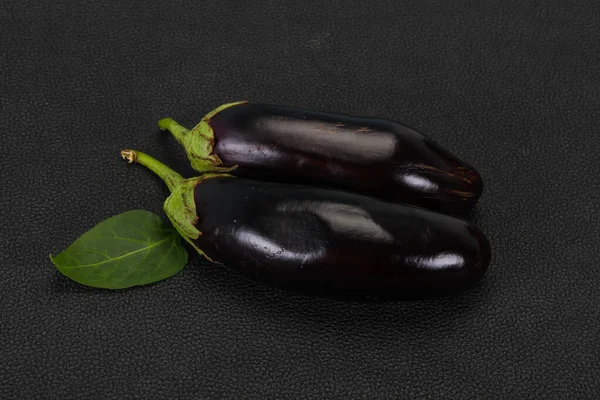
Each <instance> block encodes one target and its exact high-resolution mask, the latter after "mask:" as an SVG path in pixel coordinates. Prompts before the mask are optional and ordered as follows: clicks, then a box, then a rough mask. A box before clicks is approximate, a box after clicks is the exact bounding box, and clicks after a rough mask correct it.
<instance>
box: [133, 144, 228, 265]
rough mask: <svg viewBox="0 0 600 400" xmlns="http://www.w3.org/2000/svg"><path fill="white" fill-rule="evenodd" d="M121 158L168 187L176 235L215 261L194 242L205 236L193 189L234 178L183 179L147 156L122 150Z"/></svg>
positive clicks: (167, 209)
mask: <svg viewBox="0 0 600 400" xmlns="http://www.w3.org/2000/svg"><path fill="white" fill-rule="evenodd" d="M121 156H122V157H123V159H127V160H128V161H129V163H133V162H135V163H137V164H141V165H143V166H145V167H147V168H148V169H150V170H151V171H152V172H154V173H155V174H156V175H158V176H159V177H160V178H161V179H162V180H163V181H164V182H165V183H166V184H167V186H168V187H169V190H170V191H171V194H170V195H169V197H167V199H166V200H165V203H164V205H163V209H164V210H165V214H167V217H169V220H170V221H171V223H172V224H173V226H174V227H175V229H176V230H177V232H179V234H180V235H181V236H182V237H183V238H184V239H185V240H186V241H187V242H188V243H189V244H190V245H192V247H193V248H194V249H196V251H197V252H198V253H200V254H201V255H203V256H204V257H206V259H208V260H209V261H213V260H212V259H211V258H210V257H208V256H207V255H206V254H204V252H203V251H202V250H201V249H200V248H199V247H198V246H197V245H196V243H195V242H194V241H195V240H196V239H198V238H199V237H200V236H201V235H202V232H200V231H199V230H198V228H197V227H196V224H197V223H198V214H197V212H196V201H195V198H194V188H195V187H196V185H197V184H199V183H201V182H202V181H204V180H206V179H210V178H215V177H220V176H231V175H225V174H204V175H202V176H199V177H194V178H189V179H184V178H183V177H182V176H181V175H180V174H178V173H177V172H175V171H173V170H172V169H171V168H169V167H167V166H166V165H165V164H163V163H161V162H160V161H158V160H157V159H155V158H154V157H151V156H149V155H147V154H145V153H142V152H139V151H134V150H123V151H121ZM213 262H214V261H213Z"/></svg>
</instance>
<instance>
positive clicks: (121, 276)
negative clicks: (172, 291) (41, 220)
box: [50, 210, 188, 289]
mask: <svg viewBox="0 0 600 400" xmlns="http://www.w3.org/2000/svg"><path fill="white" fill-rule="evenodd" d="M187 258H188V253H187V251H186V249H185V248H184V247H183V245H182V243H181V236H180V235H179V234H178V233H177V231H176V230H175V229H174V228H173V227H172V226H171V225H166V224H164V223H163V222H162V220H161V219H160V217H159V216H158V215H156V214H153V213H151V212H148V211H144V210H133V211H128V212H125V213H123V214H119V215H115V216H114V217H111V218H108V219H106V220H104V221H102V222H100V223H99V224H98V225H96V226H95V227H94V228H92V229H91V230H89V231H88V232H86V233H84V234H83V235H82V236H81V237H79V239H77V240H76V241H75V242H74V243H73V244H72V245H71V246H69V247H68V248H67V249H66V250H65V251H63V252H62V253H60V254H58V255H57V256H56V257H52V255H50V259H51V260H52V262H53V263H54V265H56V267H57V268H58V270H59V271H60V272H61V273H62V274H63V275H65V276H67V277H69V278H71V279H73V280H74V281H76V282H79V283H81V284H83V285H86V286H93V287H98V288H104V289H123V288H127V287H131V286H136V285H145V284H148V283H152V282H157V281H160V280H163V279H166V278H169V277H171V276H173V275H175V274H176V273H178V272H179V271H181V270H182V269H183V267H184V266H185V264H186V263H187Z"/></svg>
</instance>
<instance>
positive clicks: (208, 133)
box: [159, 101, 483, 214]
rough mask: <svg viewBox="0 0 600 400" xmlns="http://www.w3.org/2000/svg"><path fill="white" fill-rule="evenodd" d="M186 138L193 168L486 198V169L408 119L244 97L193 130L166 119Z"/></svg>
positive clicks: (406, 196) (444, 198)
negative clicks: (480, 169)
mask: <svg viewBox="0 0 600 400" xmlns="http://www.w3.org/2000/svg"><path fill="white" fill-rule="evenodd" d="M159 127H160V129H162V130H168V131H169V132H171V134H172V135H173V136H174V137H175V138H176V139H177V140H178V141H179V142H180V143H181V144H182V145H183V146H184V148H185V151H186V153H187V156H188V158H189V160H190V163H191V165H192V168H194V169H195V170H196V171H199V172H202V173H204V172H229V173H231V174H234V175H236V176H240V177H245V178H250V179H256V180H266V181H276V182H290V183H292V182H293V183H302V184H311V185H318V186H327V187H333V188H339V189H344V190H349V191H354V192H358V193H361V194H365V195H369V196H373V197H378V198H381V199H384V200H387V201H392V202H398V203H409V204H413V205H417V206H421V207H425V208H430V209H433V210H437V211H441V212H448V213H457V214H459V213H466V212H469V211H470V210H471V209H472V208H473V207H474V206H475V205H476V203H477V202H478V201H479V198H480V197H481V194H482V192H483V181H482V178H481V175H480V174H479V172H478V171H477V170H476V169H475V168H474V167H473V166H472V165H470V164H468V163H467V162H465V161H463V160H461V159H459V158H458V157H456V156H455V155H453V154H451V153H450V152H449V151H448V150H446V149H444V148H443V147H442V146H441V145H439V144H438V143H436V142H434V141H433V140H432V139H430V138H428V137H427V136H425V135H423V134H422V133H420V132H418V131H416V130H415V129H413V128H410V127H408V126H406V125H404V124H402V123H400V122H396V121H391V120H386V119H379V118H373V117H357V116H350V115H344V114H332V113H326V112H318V111H312V110H306V109H298V108H292V107H283V106H276V105H268V104H253V103H249V102H247V101H239V102H234V103H228V104H224V105H221V106H219V107H217V108H216V109H214V110H213V111H211V112H210V113H208V114H206V115H205V116H204V118H202V120H201V121H200V123H198V124H197V125H196V126H195V127H194V128H193V129H191V130H188V129H185V128H183V127H182V126H180V125H179V124H178V123H177V122H175V121H174V120H172V119H170V118H164V119H161V120H160V121H159Z"/></svg>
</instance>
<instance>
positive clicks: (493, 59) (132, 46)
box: [0, 0, 600, 399]
mask: <svg viewBox="0 0 600 400" xmlns="http://www.w3.org/2000/svg"><path fill="white" fill-rule="evenodd" d="M599 19H600V8H599V7H598V3H597V2H592V1H577V2H575V1H558V0H556V1H545V2H537V1H523V0H518V1H517V0H514V1H513V0H509V1H506V0H503V1H500V0H499V1H414V2H409V1H379V2H366V1H348V0H344V1H328V2H291V1H290V2H284V1H272V2H258V1H249V2H240V1H228V0H220V1H201V2H195V1H178V2H163V3H159V2H137V1H136V2H109V1H98V2H91V1H90V2H75V1H64V0H63V1H56V2H35V1H23V0H18V1H17V0H4V1H3V2H2V3H1V5H0V38H1V40H0V123H1V126H2V133H1V135H2V136H1V137H2V139H1V144H0V149H1V154H2V155H1V158H0V177H1V179H0V181H1V182H2V189H1V194H0V215H1V219H0V244H1V247H2V251H1V252H0V268H1V269H0V272H1V274H0V285H1V287H0V398H2V399H30V398H40V399H41V398H44V399H50V398H52V399H71V398H85V399H92V398H97V399H106V398H114V399H129V398H140V399H149V398H157V399H161V398H164V399H171V398H194V399H198V398H202V399H242V398H254V399H274V398H290V399H291V398H307V399H308V398H310V399H354V398H359V399H360V398H362V399H392V398H411V399H433V398H435V399H441V398H444V399H449V398H454V399H471V398H473V399H475V398H477V399H483V398H494V399H517V398H518V399H538V398H555V399H584V398H586V399H596V398H599V397H600V284H599V280H600V270H599V266H600V265H599V259H598V246H599V243H600V234H599V233H598V232H599V229H598V227H599V222H600V217H599V211H600V205H599V204H600V203H599V200H598V197H599V194H600V192H599V191H600V184H599V183H598V182H599V175H600V174H599V173H600V168H599V161H598V154H600V136H599V135H598V129H599V127H600V112H599V110H600V100H599V98H600V96H599V93H600V69H599V65H600V51H598V49H599V44H600V25H599V24H598V20H599ZM239 99H249V100H252V101H257V102H268V103H274V104H285V105H291V106H301V107H307V108H313V109H319V110H325V111H334V112H345V113H351V114H358V115H375V116H380V117H386V118H392V119H396V120H400V121H402V122H404V123H406V124H408V125H411V126H414V127H416V128H418V129H420V130H422V131H423V132H425V133H427V134H428V135H429V136H431V137H432V138H434V139H436V140H437V141H439V142H440V143H441V144H442V145H444V146H446V147H447V148H449V149H450V150H452V151H453V152H454V153H456V154H457V155H459V156H461V157H463V158H464V159H466V160H467V161H469V162H471V163H472V164H474V165H475V166H476V167H477V168H478V169H479V170H480V172H481V173H482V175H483V177H484V179H485V183H486V187H485V192H484V195H483V198H482V200H481V203H480V206H479V207H478V209H477V211H476V213H475V214H474V216H473V219H474V221H475V222H476V223H477V224H478V226H480V227H481V228H482V229H483V230H484V231H485V232H486V233H487V234H488V236H489V238H490V241H491V242H492V245H493V249H494V258H493V262H492V265H491V267H490V271H489V273H488V275H487V277H486V279H485V281H484V282H482V284H481V285H480V286H479V287H478V288H477V289H476V290H473V291H471V292H468V293H464V294H461V295H458V296H455V297H450V298H441V299H433V300H422V301H409V302H356V301H347V300H339V299H323V298H313V297H308V296H302V295H299V294H294V293H289V292H286V291H283V290H279V289H273V288H269V287H267V286H263V285H260V284H255V283H252V282H248V281H246V280H244V279H243V278H241V277H240V276H239V275H238V274H235V273H233V272H230V271H228V270H227V269H225V268H223V267H220V266H218V265H209V264H207V263H204V262H201V261H200V259H199V258H195V259H194V260H192V261H191V262H190V263H189V265H188V266H187V267H186V268H185V269H184V270H183V271H182V272H181V273H179V274H178V275H177V276H175V277H173V278H171V279H169V280H167V281H164V282H161V283H158V284H154V285H150V286H147V287H140V288H135V289H131V290H123V291H103V290H94V289H89V288H85V287H82V286H80V285H78V284H76V283H74V282H72V281H69V280H68V279H66V278H64V277H63V276H62V275H60V274H59V273H58V272H57V271H56V270H55V268H54V267H53V265H52V264H51V263H50V260H49V258H48V255H49V253H51V252H52V253H56V252H59V251H61V250H62V249H64V248H65V247H67V246H68V245H69V244H70V243H71V242H72V241H73V240H75V239H76V238H77V237H78V236H79V235H80V234H82V233H83V232H85V231H86V230H88V229H90V228H91V227H92V226H94V225H95V224H96V223H98V222H99V221H101V220H102V219H104V218H107V217H109V216H112V215H115V214H117V213H120V212H124V211H126V210H131V209H135V208H142V209H147V210H150V211H154V212H161V207H162V201H163V200H164V198H165V197H166V195H167V189H166V187H165V186H164V185H163V184H162V182H160V181H159V180H158V179H157V178H155V177H154V176H152V175H151V174H150V173H149V172H148V171H146V170H144V169H143V168H142V167H136V166H129V165H126V163H124V161H122V160H121V159H120V157H119V151H120V150H121V149H122V148H124V147H133V148H138V149H140V150H145V151H146V152H148V153H151V154H154V155H155V156H157V157H158V158H161V159H163V160H164V161H166V162H167V163H169V164H171V165H173V166H174V167H176V168H177V169H179V170H180V171H182V172H184V173H186V174H188V175H189V174H190V173H191V171H190V170H189V168H186V161H185V159H184V157H183V153H182V151H181V149H180V148H179V147H178V145H177V144H176V143H175V142H174V140H172V138H170V137H168V136H166V135H164V134H163V135H161V133H160V132H159V131H158V129H157V125H156V123H157V121H158V119H159V118H161V117H165V116H171V117H173V118H176V119H178V120H179V121H180V122H181V123H182V124H183V125H187V126H188V127H191V126H193V125H194V124H195V123H196V122H198V121H199V119H200V118H201V117H202V115H203V114H204V113H206V112H208V111H209V110H211V109H212V108H213V107H215V106H217V105H219V104H221V103H224V102H228V101H234V100H239ZM161 215H162V214H161ZM163 216H164V215H163Z"/></svg>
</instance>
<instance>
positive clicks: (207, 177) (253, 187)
mask: <svg viewBox="0 0 600 400" xmlns="http://www.w3.org/2000/svg"><path fill="white" fill-rule="evenodd" d="M122 156H123V157H124V158H126V159H128V160H129V162H137V163H139V164H141V165H144V166H146V167H148V168H150V169H151V170H152V171H154V172H155V173H157V174H158V175H159V176H160V177H161V178H162V179H163V180H164V181H165V182H166V183H167V185H168V186H169V189H170V190H171V194H170V196H169V197H168V198H167V200H166V201H165V204H164V210H165V213H166V214H167V216H168V217H169V219H170V220H171V221H172V223H173V225H174V226H175V228H176V229H177V230H178V231H179V232H180V233H181V235H182V236H183V237H184V238H185V239H186V240H187V241H188V242H189V243H190V244H191V245H192V246H193V247H194V248H195V249H196V250H197V251H198V252H199V253H200V254H202V255H204V256H205V257H206V258H207V259H208V260H210V261H212V262H218V263H221V264H224V265H226V266H228V267H229V268H234V269H237V270H238V271H240V272H241V273H243V274H244V275H246V276H248V277H250V278H252V279H255V280H258V281H264V282H268V283H272V284H276V285H280V286H283V287H287V288H292V289H295V290H298V291H306V292H313V293H319V294H326V295H327V294H331V295H336V294H341V295H351V296H365V295H366V296H381V297H389V296H398V297H404V296H408V297H412V296H415V295H416V296H422V295H438V294H446V293H452V292H456V291H461V290H464V289H467V288H470V287H472V286H473V285H474V284H476V283H477V282H478V281H479V280H480V279H481V278H482V277H483V276H484V274H485V272H486V270H487V269H488V265H489V263H490V259H491V248H490V244H489V241H488V240H487V238H486V237H485V235H484V234H483V233H482V232H481V231H480V230H479V229H477V228H476V227H475V226H473V225H471V224H470V223H468V222H466V221H463V220H461V219H458V218H455V217H452V216H448V215H445V214H440V213H436V212H433V211H430V210H426V209H423V208H419V207H413V206H409V205H402V204H394V203H390V202H385V201H383V200H380V199H376V198H373V197H368V196H364V195H360V194H356V193H351V192H347V191H341V190H335V189H328V188H317V187H313V186H306V185H293V184H283V183H276V182H268V181H257V180H250V179H245V178H239V177H235V176H233V175H231V174H223V173H216V174H210V173H208V174H204V175H202V176H199V177H194V178H188V179H183V178H182V177H181V176H180V175H179V174H177V173H176V172H174V171H172V170H171V169H169V168H168V167H166V166H165V165H164V164H162V163H160V162H159V161H157V160H156V159H154V158H152V157H151V156H149V155H147V154H144V153H141V152H136V151H133V150H124V151H123V152H122Z"/></svg>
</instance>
